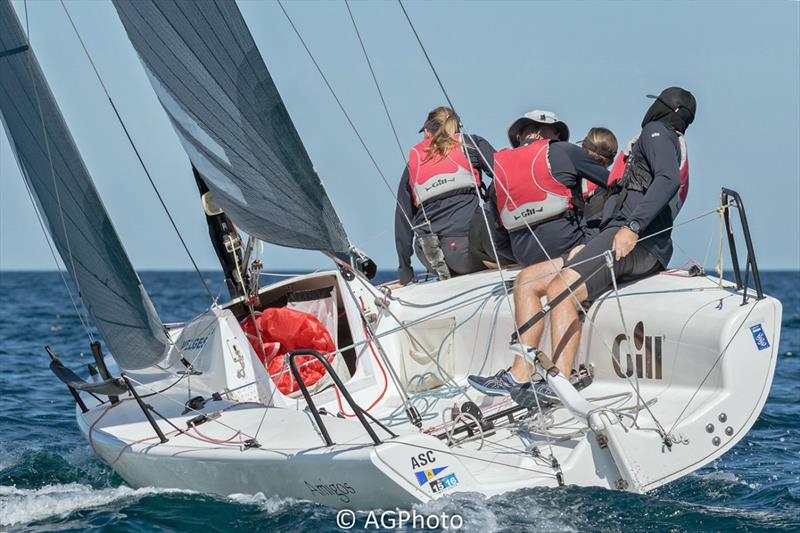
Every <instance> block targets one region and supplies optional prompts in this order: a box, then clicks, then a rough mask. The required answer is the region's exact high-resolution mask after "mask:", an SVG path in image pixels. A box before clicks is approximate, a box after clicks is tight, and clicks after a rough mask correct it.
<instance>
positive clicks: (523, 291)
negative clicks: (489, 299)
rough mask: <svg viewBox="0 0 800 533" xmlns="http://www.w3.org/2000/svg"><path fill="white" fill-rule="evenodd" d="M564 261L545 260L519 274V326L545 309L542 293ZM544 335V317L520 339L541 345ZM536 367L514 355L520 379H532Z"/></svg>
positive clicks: (516, 308) (516, 289) (516, 375)
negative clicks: (543, 307)
mask: <svg viewBox="0 0 800 533" xmlns="http://www.w3.org/2000/svg"><path fill="white" fill-rule="evenodd" d="M563 264H564V260H563V259H561V258H560V257H557V258H554V259H553V260H552V261H544V262H542V263H537V264H535V265H531V266H529V267H527V268H526V269H524V270H523V271H522V272H520V273H519V275H518V276H517V279H516V281H515V282H514V315H515V316H514V318H515V320H516V323H517V326H521V325H522V324H524V323H525V322H526V321H527V320H528V319H529V318H531V317H532V316H533V315H535V314H536V313H538V312H539V311H541V310H542V301H541V300H542V296H544V295H545V294H546V292H547V286H548V284H549V283H550V281H551V280H552V279H553V277H554V276H555V275H556V274H555V271H557V270H558V269H560V268H561V266H562V265H563ZM543 334H544V321H543V320H540V321H539V322H537V323H536V324H534V326H533V327H532V328H531V329H529V330H528V331H526V332H525V333H523V334H522V336H521V337H520V342H521V343H523V344H527V345H529V346H538V345H539V342H540V341H541V340H542V335H543ZM533 370H534V369H533V366H531V365H530V364H529V363H528V362H526V361H525V360H524V359H523V358H521V357H519V356H516V357H514V364H513V365H511V375H512V376H514V379H516V380H517V381H520V382H522V381H528V380H529V379H530V376H531V374H532V373H533Z"/></svg>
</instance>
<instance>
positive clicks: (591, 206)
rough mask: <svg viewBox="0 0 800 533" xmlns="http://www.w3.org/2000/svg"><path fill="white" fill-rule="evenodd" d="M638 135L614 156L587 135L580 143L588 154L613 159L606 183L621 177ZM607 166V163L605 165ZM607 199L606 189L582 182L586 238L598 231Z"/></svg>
mask: <svg viewBox="0 0 800 533" xmlns="http://www.w3.org/2000/svg"><path fill="white" fill-rule="evenodd" d="M637 137H638V136H636V137H634V138H633V139H631V140H630V141H629V142H628V144H627V146H626V148H625V149H624V150H622V151H621V152H619V154H617V155H616V158H615V157H614V156H615V154H614V152H611V151H607V150H604V149H603V148H600V147H598V146H597V145H595V144H594V143H593V142H592V139H590V138H589V136H588V135H587V136H586V138H585V139H584V140H583V141H581V145H582V146H583V147H584V148H586V149H587V150H589V153H590V154H594V156H597V157H601V158H603V160H605V161H613V164H612V166H611V168H610V169H609V172H608V183H613V182H614V181H616V180H618V179H619V178H621V177H622V172H623V171H624V170H625V162H626V161H627V159H628V156H629V154H630V152H631V147H632V146H633V143H634V142H635V141H636V138H637ZM606 166H608V165H606ZM607 199H608V189H607V188H603V187H601V186H599V185H597V184H596V183H593V182H591V181H588V180H584V182H583V204H584V205H583V232H584V233H585V235H586V238H587V239H589V238H591V237H594V236H595V235H597V234H598V233H599V232H600V222H601V221H602V220H603V206H604V205H605V203H606V200H607Z"/></svg>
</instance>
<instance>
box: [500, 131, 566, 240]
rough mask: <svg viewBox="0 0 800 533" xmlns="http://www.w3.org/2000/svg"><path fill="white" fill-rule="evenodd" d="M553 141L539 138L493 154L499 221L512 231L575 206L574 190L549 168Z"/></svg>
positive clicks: (537, 222)
mask: <svg viewBox="0 0 800 533" xmlns="http://www.w3.org/2000/svg"><path fill="white" fill-rule="evenodd" d="M549 152H550V141H548V140H543V141H536V142H533V143H531V144H527V145H525V146H520V147H519V148H513V149H508V150H501V151H499V152H497V153H496V154H495V155H494V186H495V189H496V192H497V211H498V212H499V213H500V222H501V223H502V224H503V226H504V227H505V228H506V229H507V230H509V231H513V230H516V229H520V228H524V227H526V226H533V225H535V224H539V223H541V222H542V221H544V220H547V219H549V218H553V217H556V216H558V215H560V214H562V213H564V212H565V211H566V210H567V209H570V208H572V191H570V190H569V188H567V187H566V186H565V185H563V184H561V183H559V182H558V181H556V179H555V178H554V177H553V173H552V172H551V171H550V162H549V161H548V154H549Z"/></svg>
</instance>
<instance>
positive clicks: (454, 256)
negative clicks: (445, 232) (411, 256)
mask: <svg viewBox="0 0 800 533" xmlns="http://www.w3.org/2000/svg"><path fill="white" fill-rule="evenodd" d="M439 245H440V246H441V247H442V253H444V261H445V263H447V268H449V269H450V272H451V273H452V274H453V275H454V276H457V275H460V274H470V273H472V272H477V271H479V270H485V269H486V267H485V266H484V265H483V263H482V262H481V260H480V259H479V258H477V257H475V256H474V255H473V254H472V253H471V252H470V249H469V237H441V236H440V237H439ZM414 252H415V253H416V254H417V258H418V259H419V260H420V261H421V262H422V264H423V265H425V268H427V269H428V272H431V270H432V269H431V265H430V263H429V262H428V258H427V257H425V254H424V253H423V251H422V247H421V246H420V244H419V240H418V239H415V240H414Z"/></svg>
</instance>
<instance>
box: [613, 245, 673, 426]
mask: <svg viewBox="0 0 800 533" xmlns="http://www.w3.org/2000/svg"><path fill="white" fill-rule="evenodd" d="M606 265H607V266H608V268H609V270H611V284H612V286H613V287H614V300H616V302H617V310H618V311H619V319H620V322H622V330H623V331H624V332H625V342H626V343H627V345H628V353H636V352H634V351H633V349H632V345H631V338H632V337H634V335H635V334H634V332H633V330H629V329H628V324H627V322H626V320H625V314H624V313H623V312H622V301H621V299H620V296H619V287H618V286H617V277H616V276H615V275H614V261H613V257H612V255H611V252H610V251H608V252H606ZM628 332H630V334H629V333H628ZM612 355H613V351H612ZM616 363H617V365H619V364H620V362H619V360H618V359H617V361H616ZM626 377H627V379H628V382H629V383H630V384H631V387H632V388H633V390H634V391H635V392H636V403H637V405H636V406H637V408H638V406H639V401H641V402H642V403H643V404H644V406H645V408H646V409H647V412H648V413H649V414H650V418H652V419H653V422H655V423H656V426H657V427H658V429H659V431H660V433H661V437H662V438H664V439H666V438H668V434H667V433H665V432H664V426H662V425H661V422H659V421H658V418H656V415H655V414H654V413H653V411H652V410H651V409H650V407H649V406H648V405H647V402H646V401H645V399H644V398H642V393H641V384H640V383H639V374H638V372H634V373H633V382H632V383H631V379H630V377H629V376H626ZM634 384H635V385H634Z"/></svg>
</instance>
